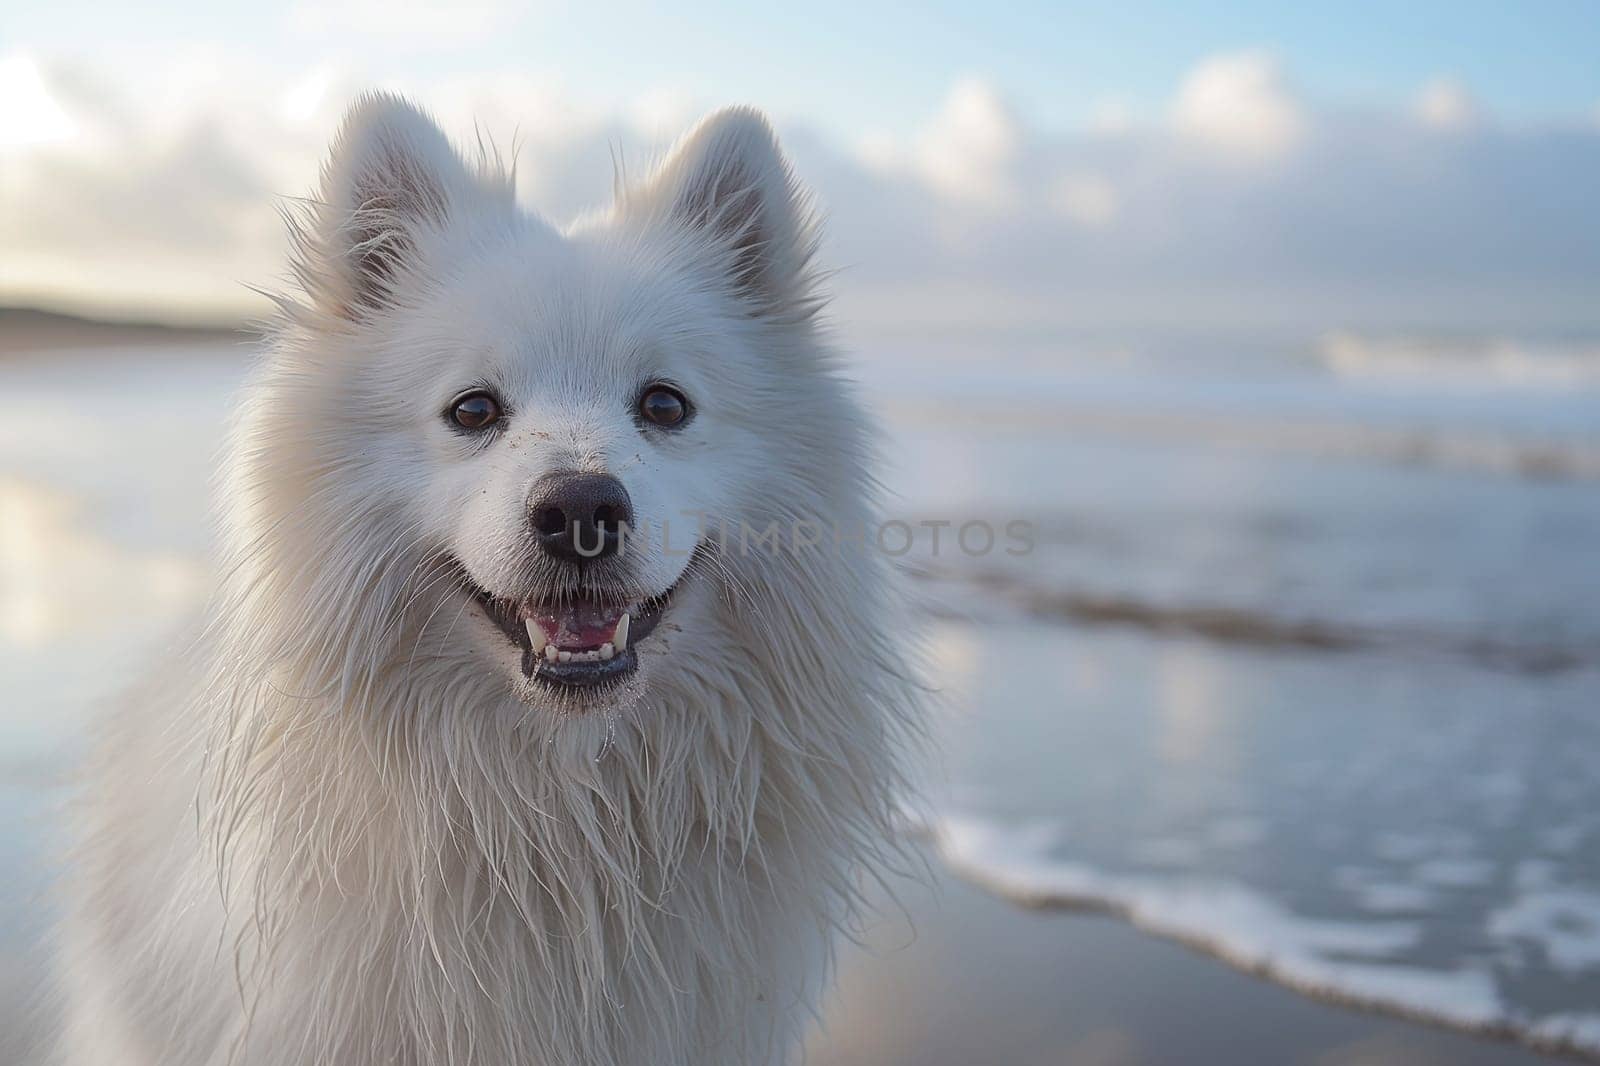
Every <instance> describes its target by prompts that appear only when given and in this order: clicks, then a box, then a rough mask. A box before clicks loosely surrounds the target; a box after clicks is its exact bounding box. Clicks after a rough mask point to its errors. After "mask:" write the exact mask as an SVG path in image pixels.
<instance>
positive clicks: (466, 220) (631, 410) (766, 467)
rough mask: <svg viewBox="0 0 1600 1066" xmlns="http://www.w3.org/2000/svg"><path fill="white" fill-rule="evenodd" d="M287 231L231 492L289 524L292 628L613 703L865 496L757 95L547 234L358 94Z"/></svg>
mask: <svg viewBox="0 0 1600 1066" xmlns="http://www.w3.org/2000/svg"><path fill="white" fill-rule="evenodd" d="M295 235H296V239H297V250H298V255H297V257H296V260H295V272H296V274H297V276H298V280H299V281H300V283H301V286H302V287H303V288H304V290H305V292H306V293H307V295H308V297H309V299H308V300H306V301H293V302H290V301H286V302H285V309H286V312H287V314H286V318H287V319H288V325H287V327H286V329H285V332H286V334H287V335H288V340H287V341H286V342H285V343H284V344H283V345H282V348H283V349H284V350H285V351H286V352H287V354H285V355H282V356H280V362H279V364H278V365H277V366H275V367H273V368H270V369H269V373H268V375H267V378H266V380H265V382H264V384H263V386H262V388H261V390H260V391H259V392H258V395H257V399H256V407H257V409H256V412H255V414H254V415H253V416H248V417H247V429H246V433H245V435H244V437H243V438H242V447H241V450H240V453H239V456H240V461H241V463H242V465H243V466H244V467H245V468H246V469H247V470H248V471H249V474H248V480H249V482H250V484H249V485H248V486H246V487H244V488H242V489H241V490H240V492H241V494H242V495H244V496H245V497H247V498H248V501H249V503H250V507H249V508H247V510H248V511H249V512H250V516H249V518H248V519H247V521H246V523H245V525H246V529H245V533H246V534H247V535H258V536H270V537H278V538H281V537H284V536H289V535H290V534H286V533H285V532H284V531H283V530H281V529H280V530H278V531H277V532H272V531H269V530H268V529H267V528H266V527H267V526H269V525H270V524H271V523H273V522H281V523H287V524H288V525H289V526H292V527H294V528H296V529H298V530H299V532H298V533H296V534H292V536H294V537H297V538H298V539H299V540H300V541H301V543H299V544H298V546H297V549H296V550H297V551H298V552H299V553H301V556H302V560H303V564H304V565H305V566H306V567H307V568H308V570H309V571H311V572H313V573H315V574H316V575H317V576H316V577H315V579H314V580H310V581H308V582H307V583H306V587H304V588H302V589H300V594H299V595H298V597H297V598H298V601H299V602H302V603H312V604H313V605H312V606H310V607H309V608H307V610H308V611H310V612H311V613H312V614H313V615H314V614H316V613H317V612H318V611H319V610H322V608H321V607H319V606H318V605H316V604H315V603H314V601H315V600H316V598H317V597H318V596H323V597H326V598H327V600H328V601H330V603H331V607H330V608H328V609H327V610H325V611H324V612H323V613H324V614H325V615H326V617H320V618H318V617H307V618H304V619H302V620H301V621H302V622H303V624H304V625H305V626H307V627H308V628H310V627H314V626H323V627H327V628H331V629H332V630H333V631H334V632H337V633H339V634H341V636H340V638H339V639H338V640H337V641H332V642H331V643H333V644H334V645H335V647H334V650H333V652H332V654H333V655H334V656H337V655H339V654H342V655H343V656H344V658H345V660H346V661H347V662H348V661H356V660H359V659H360V657H361V656H362V655H371V656H373V657H374V658H376V657H378V656H381V655H389V656H390V657H391V658H393V657H394V655H395V654H396V653H397V652H398V653H399V654H401V655H409V656H410V661H409V662H408V663H407V664H406V665H407V667H408V668H410V669H412V670H414V671H415V670H423V669H453V670H454V671H455V676H458V677H459V676H461V674H462V671H463V667H465V668H466V669H468V670H470V671H471V672H472V676H473V677H474V684H477V683H480V682H481V681H482V680H483V679H485V678H491V679H492V683H493V684H495V685H498V686H500V687H501V689H509V691H510V692H511V693H512V694H514V695H515V696H516V697H517V698H518V699H520V700H521V701H522V702H523V703H525V704H531V705H534V706H536V707H548V708H551V709H555V710H558V711H560V712H562V713H564V714H573V713H584V712H587V711H590V710H593V709H596V708H597V707H602V706H614V705H618V704H619V703H620V702H622V701H628V700H632V699H634V698H636V697H637V696H638V694H639V693H641V692H644V691H648V689H649V687H650V685H651V684H652V683H653V681H654V680H660V679H661V678H662V677H664V676H670V674H671V671H673V670H674V669H675V667H677V666H679V665H688V664H692V663H693V661H694V660H695V658H696V656H704V655H705V654H706V652H707V651H708V649H711V648H712V647H713V646H714V645H716V644H717V643H719V642H722V641H728V640H741V639H749V638H751V637H752V634H749V633H748V632H746V633H740V632H739V631H738V630H739V627H740V626H746V627H747V626H748V625H749V624H750V621H749V619H746V620H744V621H739V620H736V619H734V618H732V617H730V612H729V609H728V605H729V603H730V602H731V601H737V600H738V598H739V596H740V595H741V591H742V589H743V590H744V591H748V590H747V589H744V586H748V585H751V584H759V583H761V582H762V580H763V571H764V570H771V569H773V568H777V569H782V570H786V571H788V572H797V571H796V567H795V565H794V560H792V559H790V560H787V561H785V560H782V559H779V558H776V557H775V555H776V554H782V553H783V552H784V550H785V548H786V547H787V546H788V544H787V542H788V541H789V539H790V538H791V533H792V530H791V529H789V526H790V525H791V524H792V523H794V522H796V521H805V522H809V521H811V520H813V519H815V518H817V517H819V514H818V512H822V514H821V516H820V517H822V518H824V519H826V520H829V521H834V520H841V519H842V520H846V521H848V520H850V518H852V517H853V516H852V515H848V514H844V515H841V514H839V513H838V512H839V508H838V507H835V506H833V505H832V504H830V503H829V501H830V500H851V499H854V498H856V497H857V496H859V495H860V493H861V489H862V485H861V481H862V476H863V475H862V474H861V473H860V469H859V465H858V464H859V456H858V455H857V454H854V453H857V452H859V451H860V447H859V438H860V436H861V430H860V427H859V425H858V420H857V419H856V417H855V415H854V411H853V408H852V407H851V405H850V404H849V403H848V402H846V401H844V400H842V398H841V394H840V393H839V391H838V385H837V382H836V381H835V380H834V378H833V376H832V374H831V372H830V370H829V366H828V357H827V355H826V354H825V352H824V350H823V348H822V346H821V345H819V343H818V341H817V338H816V326H815V324H814V322H813V321H812V317H813V314H814V312H815V310H816V309H817V306H818V297H817V291H816V285H815V279H814V277H813V275H812V272H811V268H810V259H811V253H812V250H813V246H814V243H815V237H814V227H813V225H812V222H811V214H810V212H809V210H808V208H807V203H806V200H805V198H804V196H803V194H801V193H800V192H799V190H798V189H797V187H796V185H795V183H794V181H793V179H792V177H791V174H790V171H789V168H788V165H787V163H786V161H785V160H784V158H783V156H782V155H781V153H780V151H779V149H778V146H777V144H776V142H775V140H774V139H773V136H772V132H771V130H770V128H769V127H768V125H767V123H766V122H765V121H764V120H763V119H762V118H761V117H760V116H759V115H757V114H755V113H753V112H750V111H747V110H729V111H724V112H720V113H718V114H715V115H713V116H712V117H710V118H708V119H707V120H705V121H704V122H702V123H701V124H700V125H699V126H698V127H697V128H695V129H694V130H693V131H691V132H690V133H689V134H688V135H687V136H686V137H685V138H684V139H683V140H682V141H681V142H680V143H679V144H678V146H677V147H676V148H675V149H674V150H673V151H672V152H671V153H670V155H669V156H668V157H667V158H666V160H665V161H664V162H663V164H662V165H661V166H660V167H659V168H658V169H657V171H656V172H655V174H654V175H653V176H652V177H651V178H650V179H649V180H648V181H647V182H645V183H644V184H642V185H640V186H635V187H627V186H622V187H620V188H619V190H618V192H617V199H616V202H615V203H614V205H613V206H612V208H611V209H610V210H608V211H606V212H604V213H601V214H597V215H594V216H590V217H588V218H586V219H584V220H583V221H580V222H579V223H577V224H575V225H573V226H571V227H569V228H567V229H565V230H558V229H557V228H555V227H553V226H552V225H551V224H549V223H547V222H545V221H543V220H542V219H540V218H538V217H536V216H533V215H529V214H527V213H525V212H523V211H521V210H519V209H518V207H517V206H516V205H515V204H514V202H513V198H512V194H511V181H510V179H509V178H508V177H507V176H506V175H505V173H504V172H503V171H502V170H501V169H500V168H499V167H498V166H497V165H496V164H495V163H494V162H493V161H491V160H487V159H482V158H480V159H479V160H477V161H476V162H474V163H470V164H469V163H468V162H467V161H464V160H463V159H462V158H461V156H460V155H458V153H457V152H456V150H455V149H454V148H452V146H451V145H450V143H449V142H448V140H447V139H446V138H445V136H444V135H443V134H442V133H441V132H440V130H439V129H438V127H437V126H435V125H434V123H433V122H432V121H431V120H430V119H429V118H427V117H426V116H425V115H423V114H422V113H421V112H419V111H417V110H416V109H415V108H413V107H411V106H410V105H408V104H406V103H404V102H401V101H399V100H396V99H394V98H390V97H372V98H369V99H366V100H364V101H363V102H362V103H360V104H358V105H357V106H356V107H355V108H354V109H353V110H352V112H351V114H350V115H349V116H348V118H347V119H346V121H345V125H344V128H343V130H342V132H341V134H340V136H339V139H338V141H337V142H336V144H335V146H334V149H333V153H332V157H331V159H330V161H329V163H328V165H327V168H326V170H325V173H324V186H323V190H322V195H321V198H320V201H319V202H318V203H317V204H316V205H315V206H314V208H312V210H311V213H310V216H309V217H308V219H306V220H305V221H304V222H303V223H302V224H301V225H300V226H298V227H297V228H296V230H295ZM263 396H266V397H269V398H267V399H263V398H262V397H263ZM252 449H255V450H256V451H257V452H260V453H261V454H256V455H252V454H251V450H252ZM318 523H320V525H319V524H318ZM775 526H776V536H774V535H773V533H774V527H775ZM752 530H753V531H754V540H755V544H756V547H755V548H754V550H751V549H750V541H751V539H752V538H751V537H750V535H749V534H750V533H751V531H752ZM730 539H737V540H738V541H739V547H740V549H741V550H739V551H738V552H737V553H736V554H737V555H738V558H737V559H735V558H733V557H732V556H733V555H734V554H735V553H734V552H733V551H731V550H730ZM308 541H320V543H311V542H308ZM280 554H281V553H280ZM291 565H293V564H291ZM800 569H803V566H802V567H801V568H800ZM334 586H336V587H334ZM373 604H376V605H378V606H376V607H374V606H372V605H373ZM338 609H343V610H345V611H346V612H347V614H348V615H350V617H346V618H337V617H334V616H333V615H334V613H335V610H338ZM383 614H387V615H388V616H389V617H388V619H387V621H386V620H385V619H384V618H382V617H377V616H378V615H383ZM369 615H372V617H369ZM754 636H755V637H756V638H759V635H754ZM391 638H393V639H391ZM311 639H314V638H311ZM386 641H388V642H389V643H393V644H395V647H388V646H387V645H386V644H385V642H386ZM365 646H372V650H370V651H368V650H367V648H366V647H365ZM352 648H354V649H356V650H354V651H353V650H352ZM408 649H409V650H408ZM336 665H337V664H336ZM390 665H391V667H392V665H393V664H392V663H391V664H390Z"/></svg>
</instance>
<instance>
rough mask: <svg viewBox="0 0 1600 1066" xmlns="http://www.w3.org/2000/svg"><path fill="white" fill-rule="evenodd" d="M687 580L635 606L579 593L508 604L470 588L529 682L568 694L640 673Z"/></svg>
mask: <svg viewBox="0 0 1600 1066" xmlns="http://www.w3.org/2000/svg"><path fill="white" fill-rule="evenodd" d="M684 572H685V574H687V573H688V569H687V568H686V569H685V571H684ZM683 580H684V579H683V578H682V577H680V578H679V579H678V581H677V583H676V584H674V585H673V586H672V587H671V588H668V589H667V590H666V591H665V592H662V593H661V594H660V595H657V596H652V597H649V598H648V599H642V600H635V601H632V602H622V601H620V600H607V599H604V598H601V597H598V596H595V595H592V594H589V593H580V592H571V593H566V594H563V595H562V596H560V597H558V598H554V599H548V600H546V599H537V598H535V599H528V600H521V601H518V600H505V599H500V598H498V597H495V596H492V595H490V594H489V593H488V591H486V590H484V589H482V588H479V587H478V586H477V585H476V584H474V583H472V581H471V579H468V587H469V588H470V589H471V590H472V592H473V593H474V595H475V597H476V599H477V601H478V603H479V605H480V606H481V607H482V608H483V611H484V613H485V614H487V615H488V616H489V619H490V621H492V622H494V624H495V625H497V626H499V627H500V629H501V630H502V631H503V632H504V633H505V634H506V636H507V637H509V638H510V639H511V641H512V643H514V644H516V645H517V646H518V647H520V648H521V649H522V673H523V676H524V677H527V678H528V679H530V680H538V681H540V682H543V683H546V684H549V685H554V686H560V687H565V688H592V687H594V686H599V685H607V684H612V683H615V682H620V681H622V680H623V679H625V678H626V677H627V676H628V675H629V674H632V673H633V672H634V671H635V670H637V669H638V668H639V656H638V651H637V650H636V649H637V648H638V645H639V643H640V642H641V641H643V640H644V639H646V638H647V637H649V636H650V634H651V633H653V632H654V631H655V628H656V626H657V624H658V623H660V621H661V617H662V615H664V614H665V613H666V610H667V608H668V606H670V604H671V602H672V596H673V593H674V592H676V591H677V589H678V586H679V585H681V584H682V583H683Z"/></svg>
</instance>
